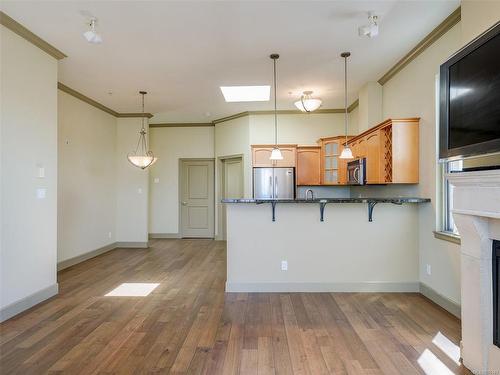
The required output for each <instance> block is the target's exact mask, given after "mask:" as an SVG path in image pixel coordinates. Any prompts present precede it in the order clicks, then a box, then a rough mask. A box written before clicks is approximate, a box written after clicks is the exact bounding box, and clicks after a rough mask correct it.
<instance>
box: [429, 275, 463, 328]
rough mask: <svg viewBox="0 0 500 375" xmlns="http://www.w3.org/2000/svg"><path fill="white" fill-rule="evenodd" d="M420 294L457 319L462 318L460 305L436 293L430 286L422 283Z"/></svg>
mask: <svg viewBox="0 0 500 375" xmlns="http://www.w3.org/2000/svg"><path fill="white" fill-rule="evenodd" d="M420 293H421V294H423V295H424V296H425V297H427V298H429V299H430V300H431V301H432V302H434V303H435V304H436V305H439V306H441V307H442V308H443V309H445V310H446V311H448V312H449V313H450V314H453V315H455V316H456V317H457V318H459V319H460V318H461V314H462V308H461V306H460V304H459V303H457V302H455V301H452V300H451V299H449V298H448V297H445V296H443V295H442V294H440V293H438V292H436V291H435V290H434V289H432V288H431V287H430V286H429V285H427V284H424V283H422V282H421V283H420Z"/></svg>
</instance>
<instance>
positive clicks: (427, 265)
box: [425, 264, 432, 276]
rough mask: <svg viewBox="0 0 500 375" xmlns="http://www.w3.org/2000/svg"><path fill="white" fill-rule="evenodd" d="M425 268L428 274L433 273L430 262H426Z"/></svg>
mask: <svg viewBox="0 0 500 375" xmlns="http://www.w3.org/2000/svg"><path fill="white" fill-rule="evenodd" d="M425 270H426V272H427V275H429V276H430V275H431V274H432V268H431V265H430V264H426V265H425Z"/></svg>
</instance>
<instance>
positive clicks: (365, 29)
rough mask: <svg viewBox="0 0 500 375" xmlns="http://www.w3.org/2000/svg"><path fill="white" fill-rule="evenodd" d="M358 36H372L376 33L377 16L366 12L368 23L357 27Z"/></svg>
mask: <svg viewBox="0 0 500 375" xmlns="http://www.w3.org/2000/svg"><path fill="white" fill-rule="evenodd" d="M358 33H359V36H367V37H368V38H374V37H376V36H377V35H378V16H376V15H374V14H373V13H368V24H367V25H363V26H360V27H359V28H358Z"/></svg>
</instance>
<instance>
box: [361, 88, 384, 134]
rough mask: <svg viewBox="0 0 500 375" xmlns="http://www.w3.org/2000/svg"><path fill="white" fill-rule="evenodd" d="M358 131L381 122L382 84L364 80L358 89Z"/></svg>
mask: <svg viewBox="0 0 500 375" xmlns="http://www.w3.org/2000/svg"><path fill="white" fill-rule="evenodd" d="M358 110H359V112H358V130H359V133H362V132H364V131H365V130H368V129H370V128H371V127H373V126H375V125H377V124H379V123H381V122H382V121H383V118H382V86H381V85H380V84H379V83H378V82H366V83H365V84H364V85H363V87H361V89H360V90H359V106H358Z"/></svg>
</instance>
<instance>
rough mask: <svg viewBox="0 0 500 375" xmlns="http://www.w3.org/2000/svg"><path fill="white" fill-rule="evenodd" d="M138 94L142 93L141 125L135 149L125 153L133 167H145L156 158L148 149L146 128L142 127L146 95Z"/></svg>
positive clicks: (144, 93)
mask: <svg viewBox="0 0 500 375" xmlns="http://www.w3.org/2000/svg"><path fill="white" fill-rule="evenodd" d="M139 94H141V95H142V117H141V120H142V127H141V131H140V132H139V141H138V142H137V147H136V148H135V151H132V152H130V153H129V154H128V155H127V159H128V161H129V162H130V163H132V165H134V166H135V167H138V168H141V169H146V168H147V167H149V166H151V165H153V164H154V163H155V162H156V160H158V158H157V157H155V156H154V155H153V152H152V151H149V150H148V142H147V140H146V129H145V128H144V95H146V94H147V92H146V91H139Z"/></svg>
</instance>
